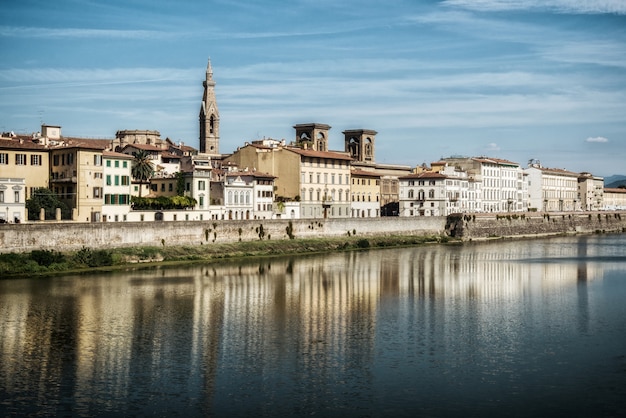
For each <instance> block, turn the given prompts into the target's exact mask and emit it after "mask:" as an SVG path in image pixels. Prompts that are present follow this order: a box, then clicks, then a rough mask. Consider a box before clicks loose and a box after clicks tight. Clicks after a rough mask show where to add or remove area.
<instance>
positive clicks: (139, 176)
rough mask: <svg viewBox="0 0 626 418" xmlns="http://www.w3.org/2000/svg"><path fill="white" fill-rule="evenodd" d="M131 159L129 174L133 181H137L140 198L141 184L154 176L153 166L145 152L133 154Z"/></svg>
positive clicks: (140, 151)
mask: <svg viewBox="0 0 626 418" xmlns="http://www.w3.org/2000/svg"><path fill="white" fill-rule="evenodd" d="M133 157H134V159H133V166H132V169H131V174H132V176H133V178H134V179H135V180H139V197H141V189H143V184H144V183H145V182H146V181H147V180H149V179H150V178H151V177H152V175H153V174H154V164H152V161H150V154H149V153H148V152H147V151H144V150H139V151H136V152H133Z"/></svg>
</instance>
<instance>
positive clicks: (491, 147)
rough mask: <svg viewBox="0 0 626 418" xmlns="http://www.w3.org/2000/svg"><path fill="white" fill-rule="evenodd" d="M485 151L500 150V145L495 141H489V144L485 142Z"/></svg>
mask: <svg viewBox="0 0 626 418" xmlns="http://www.w3.org/2000/svg"><path fill="white" fill-rule="evenodd" d="M485 151H487V152H495V151H500V146H499V145H498V144H496V143H495V142H490V143H489V144H487V147H486V148H485Z"/></svg>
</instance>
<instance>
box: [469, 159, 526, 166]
mask: <svg viewBox="0 0 626 418" xmlns="http://www.w3.org/2000/svg"><path fill="white" fill-rule="evenodd" d="M472 160H474V161H478V162H481V163H491V164H501V165H515V166H519V164H518V163H515V162H513V161H509V160H503V159H502V158H491V157H472Z"/></svg>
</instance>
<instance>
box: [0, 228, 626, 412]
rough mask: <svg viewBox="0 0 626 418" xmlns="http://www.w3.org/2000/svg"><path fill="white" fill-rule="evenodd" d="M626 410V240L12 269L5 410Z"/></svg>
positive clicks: (4, 346) (4, 322) (5, 307)
mask: <svg viewBox="0 0 626 418" xmlns="http://www.w3.org/2000/svg"><path fill="white" fill-rule="evenodd" d="M25 415H29V416H76V417H87V416H89V417H98V416H102V417H106V416H163V417H170V416H185V417H187V416H210V417H279V416H280V417H283V416H286V417H289V416H316V417H334V416H340V417H346V418H347V417H386V416H393V417H402V416H411V417H415V416H424V417H487V416H494V417H500V416H508V417H540V416H546V417H547V416H550V417H592V416H593V417H598V416H626V235H624V234H621V235H593V236H578V237H558V238H546V239H533V240H516V241H498V242H491V243H469V244H464V245H457V246H444V245H432V246H421V247H413V248H402V249H381V250H366V251H359V252H343V253H333V254H325V255H312V256H298V257H285V258H272V259H269V258H266V259H256V260H245V261H241V260H240V261H238V262H237V263H222V264H202V265H200V264H195V265H190V266H178V267H160V268H146V269H137V270H132V271H122V272H114V273H106V274H101V273H94V274H89V275H68V276H63V277H50V278H32V279H13V280H0V416H25Z"/></svg>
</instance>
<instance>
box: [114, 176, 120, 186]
mask: <svg viewBox="0 0 626 418" xmlns="http://www.w3.org/2000/svg"><path fill="white" fill-rule="evenodd" d="M115 185H116V186H119V185H120V176H115Z"/></svg>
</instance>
